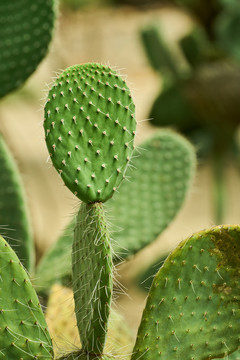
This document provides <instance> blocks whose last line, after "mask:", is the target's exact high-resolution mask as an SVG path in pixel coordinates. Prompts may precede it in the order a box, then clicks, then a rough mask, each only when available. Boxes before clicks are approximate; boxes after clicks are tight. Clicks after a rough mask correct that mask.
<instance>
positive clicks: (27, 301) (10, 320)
mask: <svg viewBox="0 0 240 360" xmlns="http://www.w3.org/2000/svg"><path fill="white" fill-rule="evenodd" d="M0 299H1V302H0V304H1V305H0V306H1V309H0V338H1V341H0V358H1V359H24V360H30V359H33V358H34V359H40V358H41V359H42V358H44V359H52V358H53V353H52V344H51V339H50V336H49V333H48V330H47V327H46V322H45V319H44V316H43V313H42V310H41V306H40V304H39V301H38V298H37V295H36V293H35V291H34V289H33V287H32V285H31V282H30V280H29V277H28V275H27V273H26V271H25V270H24V268H23V266H22V265H21V263H20V261H19V259H18V257H17V256H16V254H15V253H14V251H13V250H12V249H11V247H10V245H9V244H8V243H7V242H6V241H5V240H4V239H3V238H2V237H0Z"/></svg>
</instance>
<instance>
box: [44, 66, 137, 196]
mask: <svg viewBox="0 0 240 360" xmlns="http://www.w3.org/2000/svg"><path fill="white" fill-rule="evenodd" d="M134 111H135V106H134V103H133V101H132V96H131V94H130V91H129V89H128V87H127V85H126V83H125V80H123V79H122V78H121V77H120V76H119V75H118V74H117V72H116V71H115V70H112V69H111V68H109V67H108V66H104V65H101V64H95V63H88V64H84V65H75V66H72V67H70V68H68V69H66V70H65V71H64V72H63V73H62V74H60V75H59V76H58V78H57V79H56V81H55V83H54V85H53V87H52V89H51V90H50V92H49V96H48V100H47V102H46V105H45V121H44V128H45V135H46V142H47V147H48V150H49V153H50V156H51V159H52V162H53V165H54V166H55V168H56V169H57V171H58V172H59V174H60V175H61V177H62V179H63V181H64V182H65V184H66V185H67V187H68V188H69V189H70V190H71V191H72V192H73V193H74V194H75V195H76V196H77V197H79V199H81V200H83V201H84V202H86V203H91V202H95V201H101V202H104V201H106V200H107V199H108V198H110V197H111V196H112V195H113V193H114V191H116V189H117V187H118V186H119V184H120V182H121V181H122V179H123V177H124V174H125V171H126V167H127V164H128V163H129V161H130V157H131V154H132V151H133V139H134V135H135V128H136V121H135V113H134Z"/></svg>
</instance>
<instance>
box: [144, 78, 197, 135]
mask: <svg viewBox="0 0 240 360" xmlns="http://www.w3.org/2000/svg"><path fill="white" fill-rule="evenodd" d="M184 86H185V82H182V83H176V82H173V83H171V84H167V85H166V86H165V87H164V88H163V90H161V92H160V94H159V95H158V97H157V98H156V100H155V101H154V103H153V105H152V108H151V111H150V114H149V118H150V119H152V120H151V124H153V125H155V126H163V127H164V126H168V127H175V128H177V129H178V130H179V131H181V132H184V133H189V132H191V131H193V130H195V129H197V128H198V127H199V116H198V114H197V113H196V111H195V109H194V108H193V107H192V105H191V103H190V102H189V101H187V99H186V96H185V95H184Z"/></svg>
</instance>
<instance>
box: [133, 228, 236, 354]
mask: <svg viewBox="0 0 240 360" xmlns="http://www.w3.org/2000/svg"><path fill="white" fill-rule="evenodd" d="M239 259H240V227H239V226H231V225H229V226H227V225H224V226H218V227H214V228H212V229H210V230H205V231H201V232H199V233H196V234H194V235H193V236H191V237H190V238H189V239H187V240H185V241H183V242H181V243H180V245H179V246H178V247H177V248H176V250H175V251H173V253H172V254H171V255H170V256H169V257H168V258H167V260H166V261H165V263H164V265H163V267H162V268H161V269H160V270H159V272H158V273H157V275H156V276H155V278H154V281H153V284H152V287H151V289H150V293H149V296H148V300H147V304H146V307H145V310H144V312H143V316H142V321H141V324H140V328H139V331H138V335H137V340H136V344H135V348H134V352H133V355H132V360H137V359H140V358H141V360H152V359H163V360H167V359H173V360H174V359H176V360H180V359H181V360H182V359H189V360H190V359H195V360H206V359H216V358H222V357H224V356H227V355H228V354H231V353H232V352H234V351H235V350H237V348H238V347H239V342H240V337H239V329H240V291H239V290H240V282H239V265H240V263H239V262H240V260H239Z"/></svg>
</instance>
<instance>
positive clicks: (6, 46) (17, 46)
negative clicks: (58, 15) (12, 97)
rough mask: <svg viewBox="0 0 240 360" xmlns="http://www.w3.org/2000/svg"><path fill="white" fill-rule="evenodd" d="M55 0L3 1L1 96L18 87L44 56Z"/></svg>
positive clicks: (0, 9)
mask: <svg viewBox="0 0 240 360" xmlns="http://www.w3.org/2000/svg"><path fill="white" fill-rule="evenodd" d="M54 2H55V0H34V1H32V0H11V1H4V0H2V1H0V34H1V38H0V78H1V88H0V97H2V96H4V95H6V94H7V93H8V92H10V91H12V90H14V89H15V88H18V87H19V86H20V85H21V84H22V83H23V82H24V81H25V80H26V79H27V78H28V77H29V76H30V75H31V74H32V73H33V71H34V70H35V69H36V67H37V66H38V64H39V63H40V61H41V60H42V59H43V57H44V56H45V54H46V52H47V49H48V45H49V42H50V40H51V35H52V29H53V23H54V18H55V15H54V13H55V11H54Z"/></svg>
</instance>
